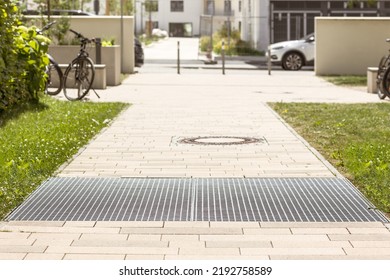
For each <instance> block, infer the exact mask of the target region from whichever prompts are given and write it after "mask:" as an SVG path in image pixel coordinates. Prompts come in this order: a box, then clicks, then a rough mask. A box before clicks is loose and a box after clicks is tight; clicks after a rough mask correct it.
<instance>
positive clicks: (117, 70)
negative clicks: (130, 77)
mask: <svg viewBox="0 0 390 280" xmlns="http://www.w3.org/2000/svg"><path fill="white" fill-rule="evenodd" d="M79 50H80V46H57V45H53V46H50V47H49V53H50V54H51V55H52V56H53V57H54V59H55V61H57V63H58V64H69V63H70V62H71V61H72V60H73V59H74V58H75V57H76V56H77V54H78V52H79ZM87 50H88V53H89V56H90V57H91V58H92V60H93V61H94V62H96V48H95V47H87ZM101 58H102V61H101V64H105V65H106V80H107V85H108V86H116V85H119V84H120V77H121V51H120V46H118V45H115V46H110V47H102V52H101Z"/></svg>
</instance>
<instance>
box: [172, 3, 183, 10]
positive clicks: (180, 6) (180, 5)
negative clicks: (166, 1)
mask: <svg viewBox="0 0 390 280" xmlns="http://www.w3.org/2000/svg"><path fill="white" fill-rule="evenodd" d="M171 12H184V1H171Z"/></svg>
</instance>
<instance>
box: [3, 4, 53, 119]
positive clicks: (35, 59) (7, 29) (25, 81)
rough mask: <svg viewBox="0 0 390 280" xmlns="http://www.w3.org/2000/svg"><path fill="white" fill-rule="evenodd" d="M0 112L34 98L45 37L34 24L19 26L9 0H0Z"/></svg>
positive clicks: (41, 85) (42, 67)
mask: <svg viewBox="0 0 390 280" xmlns="http://www.w3.org/2000/svg"><path fill="white" fill-rule="evenodd" d="M0 15H1V17H0V84H1V88H0V112H1V110H5V109H6V108H8V107H10V106H12V105H14V104H17V103H20V102H23V101H25V100H29V99H35V100H37V99H38V93H39V92H40V91H43V89H44V86H45V67H46V65H47V64H48V62H49V60H48V58H47V56H46V52H47V49H48V43H49V41H48V40H47V38H45V37H44V36H41V35H38V34H37V33H36V29H35V28H34V27H30V28H27V27H24V26H21V25H20V24H21V23H20V21H19V14H18V9H17V8H16V6H14V4H13V1H10V0H4V1H1V2H0Z"/></svg>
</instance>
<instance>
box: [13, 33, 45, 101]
mask: <svg viewBox="0 0 390 280" xmlns="http://www.w3.org/2000/svg"><path fill="white" fill-rule="evenodd" d="M15 35H16V36H15V40H14V46H15V48H16V53H17V57H18V65H19V67H20V68H21V69H24V71H23V73H22V76H21V77H19V79H22V80H23V82H24V83H25V84H26V85H27V90H28V92H29V94H30V97H31V98H33V99H36V100H37V99H38V98H39V96H38V94H39V93H40V92H43V91H44V89H45V84H46V73H45V70H46V66H47V65H48V64H49V58H48V57H47V55H46V54H47V51H48V48H49V44H50V40H49V39H48V38H46V37H45V36H42V35H38V34H37V31H36V27H29V28H27V27H25V26H19V27H18V28H16V32H15Z"/></svg>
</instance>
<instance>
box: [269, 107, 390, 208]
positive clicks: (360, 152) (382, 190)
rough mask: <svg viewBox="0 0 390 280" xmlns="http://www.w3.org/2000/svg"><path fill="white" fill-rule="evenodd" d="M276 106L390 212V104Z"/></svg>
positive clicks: (292, 123)
mask: <svg viewBox="0 0 390 280" xmlns="http://www.w3.org/2000/svg"><path fill="white" fill-rule="evenodd" d="M272 106H273V108H274V109H275V110H276V111H277V112H278V113H279V114H280V115H281V116H282V117H283V118H284V119H285V120H286V121H287V122H289V123H290V124H291V125H292V126H293V127H294V129H295V130H297V131H298V133H300V134H301V135H302V136H303V137H304V138H305V139H306V140H307V141H308V142H309V143H310V144H312V145H313V146H314V147H315V148H316V149H317V150H319V151H320V152H321V153H322V154H323V155H324V156H325V157H326V158H327V159H328V160H329V161H330V162H331V163H332V164H333V165H335V166H336V167H337V169H338V170H339V171H341V172H342V173H343V174H344V175H345V176H346V177H348V178H349V179H350V180H352V182H353V183H354V184H355V185H356V186H358V187H359V189H360V190H361V191H362V192H363V193H364V194H365V196H366V197H367V198H368V199H370V200H371V202H373V203H374V204H375V205H376V206H377V207H378V208H379V209H381V210H382V211H385V212H387V213H389V212H390V187H389V186H390V143H389V141H388V139H390V126H389V122H390V104H384V103H382V104H338V105H337V104H298V103H297V104H285V103H277V104H273V105H272Z"/></svg>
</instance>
